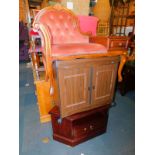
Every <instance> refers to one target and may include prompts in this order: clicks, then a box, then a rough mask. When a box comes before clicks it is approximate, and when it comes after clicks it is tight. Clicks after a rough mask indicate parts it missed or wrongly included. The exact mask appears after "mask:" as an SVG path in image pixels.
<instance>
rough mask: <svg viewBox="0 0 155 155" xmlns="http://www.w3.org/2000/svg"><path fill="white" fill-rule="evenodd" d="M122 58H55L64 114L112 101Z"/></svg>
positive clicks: (59, 102)
mask: <svg viewBox="0 0 155 155" xmlns="http://www.w3.org/2000/svg"><path fill="white" fill-rule="evenodd" d="M118 62H119V57H104V58H97V59H76V60H69V61H55V63H54V66H55V78H56V81H57V86H58V90H59V91H58V94H59V98H58V99H57V102H56V104H57V105H58V106H59V108H60V113H61V117H62V118H63V117H66V116H69V115H72V114H75V113H78V112H82V111H86V110H90V109H94V108H97V107H100V106H103V105H107V104H110V103H111V101H112V99H113V93H114V87H115V80H116V75H117V67H118Z"/></svg>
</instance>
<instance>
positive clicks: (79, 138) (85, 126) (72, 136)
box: [50, 105, 109, 146]
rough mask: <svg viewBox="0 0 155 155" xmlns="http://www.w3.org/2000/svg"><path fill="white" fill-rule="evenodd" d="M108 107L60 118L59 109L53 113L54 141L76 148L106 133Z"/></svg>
mask: <svg viewBox="0 0 155 155" xmlns="http://www.w3.org/2000/svg"><path fill="white" fill-rule="evenodd" d="M108 110H109V105H108V106H103V107H100V108H96V109H93V110H89V111H86V112H81V113H78V114H74V115H71V116H68V117H65V118H63V119H61V118H60V113H59V108H58V107H57V106H55V107H54V108H53V109H52V110H51V111H50V114H51V117H52V121H51V122H52V127H53V139H55V140H57V141H59V142H62V143H64V144H67V145H70V146H75V145H77V144H79V143H81V142H84V141H86V140H88V139H90V138H93V137H95V136H98V135H100V134H103V133H105V132H106V128H107V121H108Z"/></svg>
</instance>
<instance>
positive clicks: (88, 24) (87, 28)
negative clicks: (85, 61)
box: [78, 16, 98, 36]
mask: <svg viewBox="0 0 155 155" xmlns="http://www.w3.org/2000/svg"><path fill="white" fill-rule="evenodd" d="M78 19H79V21H80V28H81V31H82V32H91V33H92V36H96V28H97V22H98V18H97V17H94V16H78Z"/></svg>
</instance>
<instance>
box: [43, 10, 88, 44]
mask: <svg viewBox="0 0 155 155" xmlns="http://www.w3.org/2000/svg"><path fill="white" fill-rule="evenodd" d="M77 22H78V20H77V18H76V17H75V16H73V15H71V14H69V13H68V12H67V11H64V10H52V11H47V12H45V13H44V14H43V15H42V16H41V17H40V23H42V24H45V25H46V26H47V27H48V29H49V31H50V33H51V36H52V42H51V43H52V44H66V43H88V42H89V38H88V36H86V35H82V34H81V33H80V32H79V30H78V27H77Z"/></svg>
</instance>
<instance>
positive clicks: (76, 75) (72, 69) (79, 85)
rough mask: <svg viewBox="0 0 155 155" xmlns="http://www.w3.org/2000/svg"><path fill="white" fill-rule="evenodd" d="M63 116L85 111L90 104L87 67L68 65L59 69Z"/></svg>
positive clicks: (88, 70)
mask: <svg viewBox="0 0 155 155" xmlns="http://www.w3.org/2000/svg"><path fill="white" fill-rule="evenodd" d="M58 74H59V76H58V77H59V90H60V91H59V92H60V107H61V108H60V110H61V117H65V116H68V115H71V114H74V113H77V112H81V111H84V110H85V108H86V107H88V105H89V89H88V88H89V74H90V69H89V68H87V67H79V66H68V67H66V68H65V67H63V68H59V69H58Z"/></svg>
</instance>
